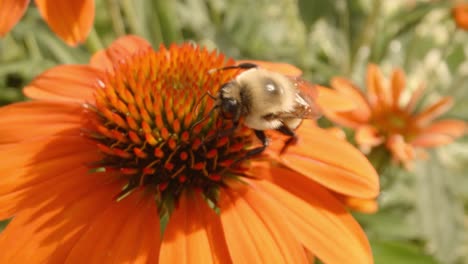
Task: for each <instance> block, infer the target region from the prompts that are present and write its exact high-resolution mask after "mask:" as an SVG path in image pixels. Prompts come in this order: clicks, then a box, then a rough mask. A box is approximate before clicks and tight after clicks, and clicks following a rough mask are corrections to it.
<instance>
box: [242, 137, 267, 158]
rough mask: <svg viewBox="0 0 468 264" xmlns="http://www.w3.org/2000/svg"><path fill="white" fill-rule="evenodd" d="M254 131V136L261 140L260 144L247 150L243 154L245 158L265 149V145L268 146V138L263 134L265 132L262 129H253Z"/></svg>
mask: <svg viewBox="0 0 468 264" xmlns="http://www.w3.org/2000/svg"><path fill="white" fill-rule="evenodd" d="M254 132H255V136H256V137H257V138H258V139H259V140H260V141H261V142H262V146H261V147H258V148H254V149H252V150H249V152H247V154H246V155H245V157H246V158H250V157H252V156H254V155H257V154H260V153H262V152H263V151H264V150H265V149H266V147H268V138H267V136H266V135H265V132H264V131H263V130H254Z"/></svg>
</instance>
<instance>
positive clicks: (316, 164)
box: [268, 120, 379, 198]
mask: <svg viewBox="0 0 468 264" xmlns="http://www.w3.org/2000/svg"><path fill="white" fill-rule="evenodd" d="M297 135H298V141H297V143H296V144H294V145H291V146H289V147H288V148H287V150H286V151H285V153H283V154H282V155H280V156H279V160H280V161H281V162H282V163H283V164H284V165H286V166H287V167H289V168H291V169H293V170H295V171H297V172H300V173H302V174H304V175H305V176H307V177H309V178H311V179H313V180H314V181H316V182H319V183H320V184H323V185H324V186H326V187H327V188H330V189H332V190H334V191H336V192H338V193H342V194H345V195H349V196H353V197H359V198H374V197H376V196H377V195H378V193H379V179H378V175H377V172H376V171H375V169H374V168H373V166H372V165H371V164H370V162H369V161H368V160H367V159H366V157H365V156H364V155H363V154H362V153H361V152H360V151H358V150H357V149H356V148H354V147H353V146H352V145H351V144H349V143H347V142H346V141H343V140H338V139H337V138H335V137H334V136H332V135H330V134H329V133H327V132H326V131H324V130H322V129H320V128H318V127H316V126H315V125H313V124H311V123H310V122H308V121H307V120H305V121H304V122H303V124H302V125H301V127H300V128H299V129H298V130H297ZM268 153H270V154H272V155H274V153H272V152H271V151H269V152H268Z"/></svg>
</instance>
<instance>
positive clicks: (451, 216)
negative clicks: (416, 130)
mask: <svg viewBox="0 0 468 264" xmlns="http://www.w3.org/2000/svg"><path fill="white" fill-rule="evenodd" d="M415 172H416V173H415V179H416V184H415V195H416V204H415V206H416V213H417V217H418V225H417V227H418V228H419V230H420V232H421V234H422V236H423V238H424V239H425V240H426V241H427V249H428V250H430V251H431V252H433V254H434V256H435V257H436V258H437V259H438V260H440V261H443V262H444V263H456V261H457V260H458V258H460V252H461V249H460V244H461V243H462V241H463V239H464V236H465V235H466V233H465V232H466V231H465V227H464V222H463V221H464V209H463V203H462V201H460V200H459V199H458V197H457V195H456V191H455V190H454V186H457V180H456V178H455V177H454V174H453V173H451V172H450V170H448V168H444V167H443V166H442V165H441V162H440V161H438V160H437V158H436V156H435V155H431V157H430V162H424V163H423V162H421V163H419V164H418V165H417V166H416V171H415Z"/></svg>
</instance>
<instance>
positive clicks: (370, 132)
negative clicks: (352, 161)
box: [354, 125, 385, 153]
mask: <svg viewBox="0 0 468 264" xmlns="http://www.w3.org/2000/svg"><path fill="white" fill-rule="evenodd" d="M354 138H355V139H356V142H357V143H358V145H359V146H360V147H362V148H364V149H366V150H369V151H370V149H371V148H373V147H375V146H378V145H380V144H382V143H383V142H384V140H385V138H384V137H383V136H381V135H380V134H379V131H378V130H377V129H376V128H375V127H373V126H370V125H369V126H367V125H365V126H360V127H359V128H358V129H357V130H356V134H355V135H354ZM366 152H367V151H365V153H366Z"/></svg>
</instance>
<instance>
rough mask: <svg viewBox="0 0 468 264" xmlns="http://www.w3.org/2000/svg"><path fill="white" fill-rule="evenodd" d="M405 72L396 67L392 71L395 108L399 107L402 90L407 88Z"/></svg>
mask: <svg viewBox="0 0 468 264" xmlns="http://www.w3.org/2000/svg"><path fill="white" fill-rule="evenodd" d="M405 85H406V81H405V73H404V72H403V71H402V70H401V69H395V70H393V73H392V104H393V109H398V108H399V106H400V105H399V102H400V96H401V92H402V91H403V90H404V89H405Z"/></svg>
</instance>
